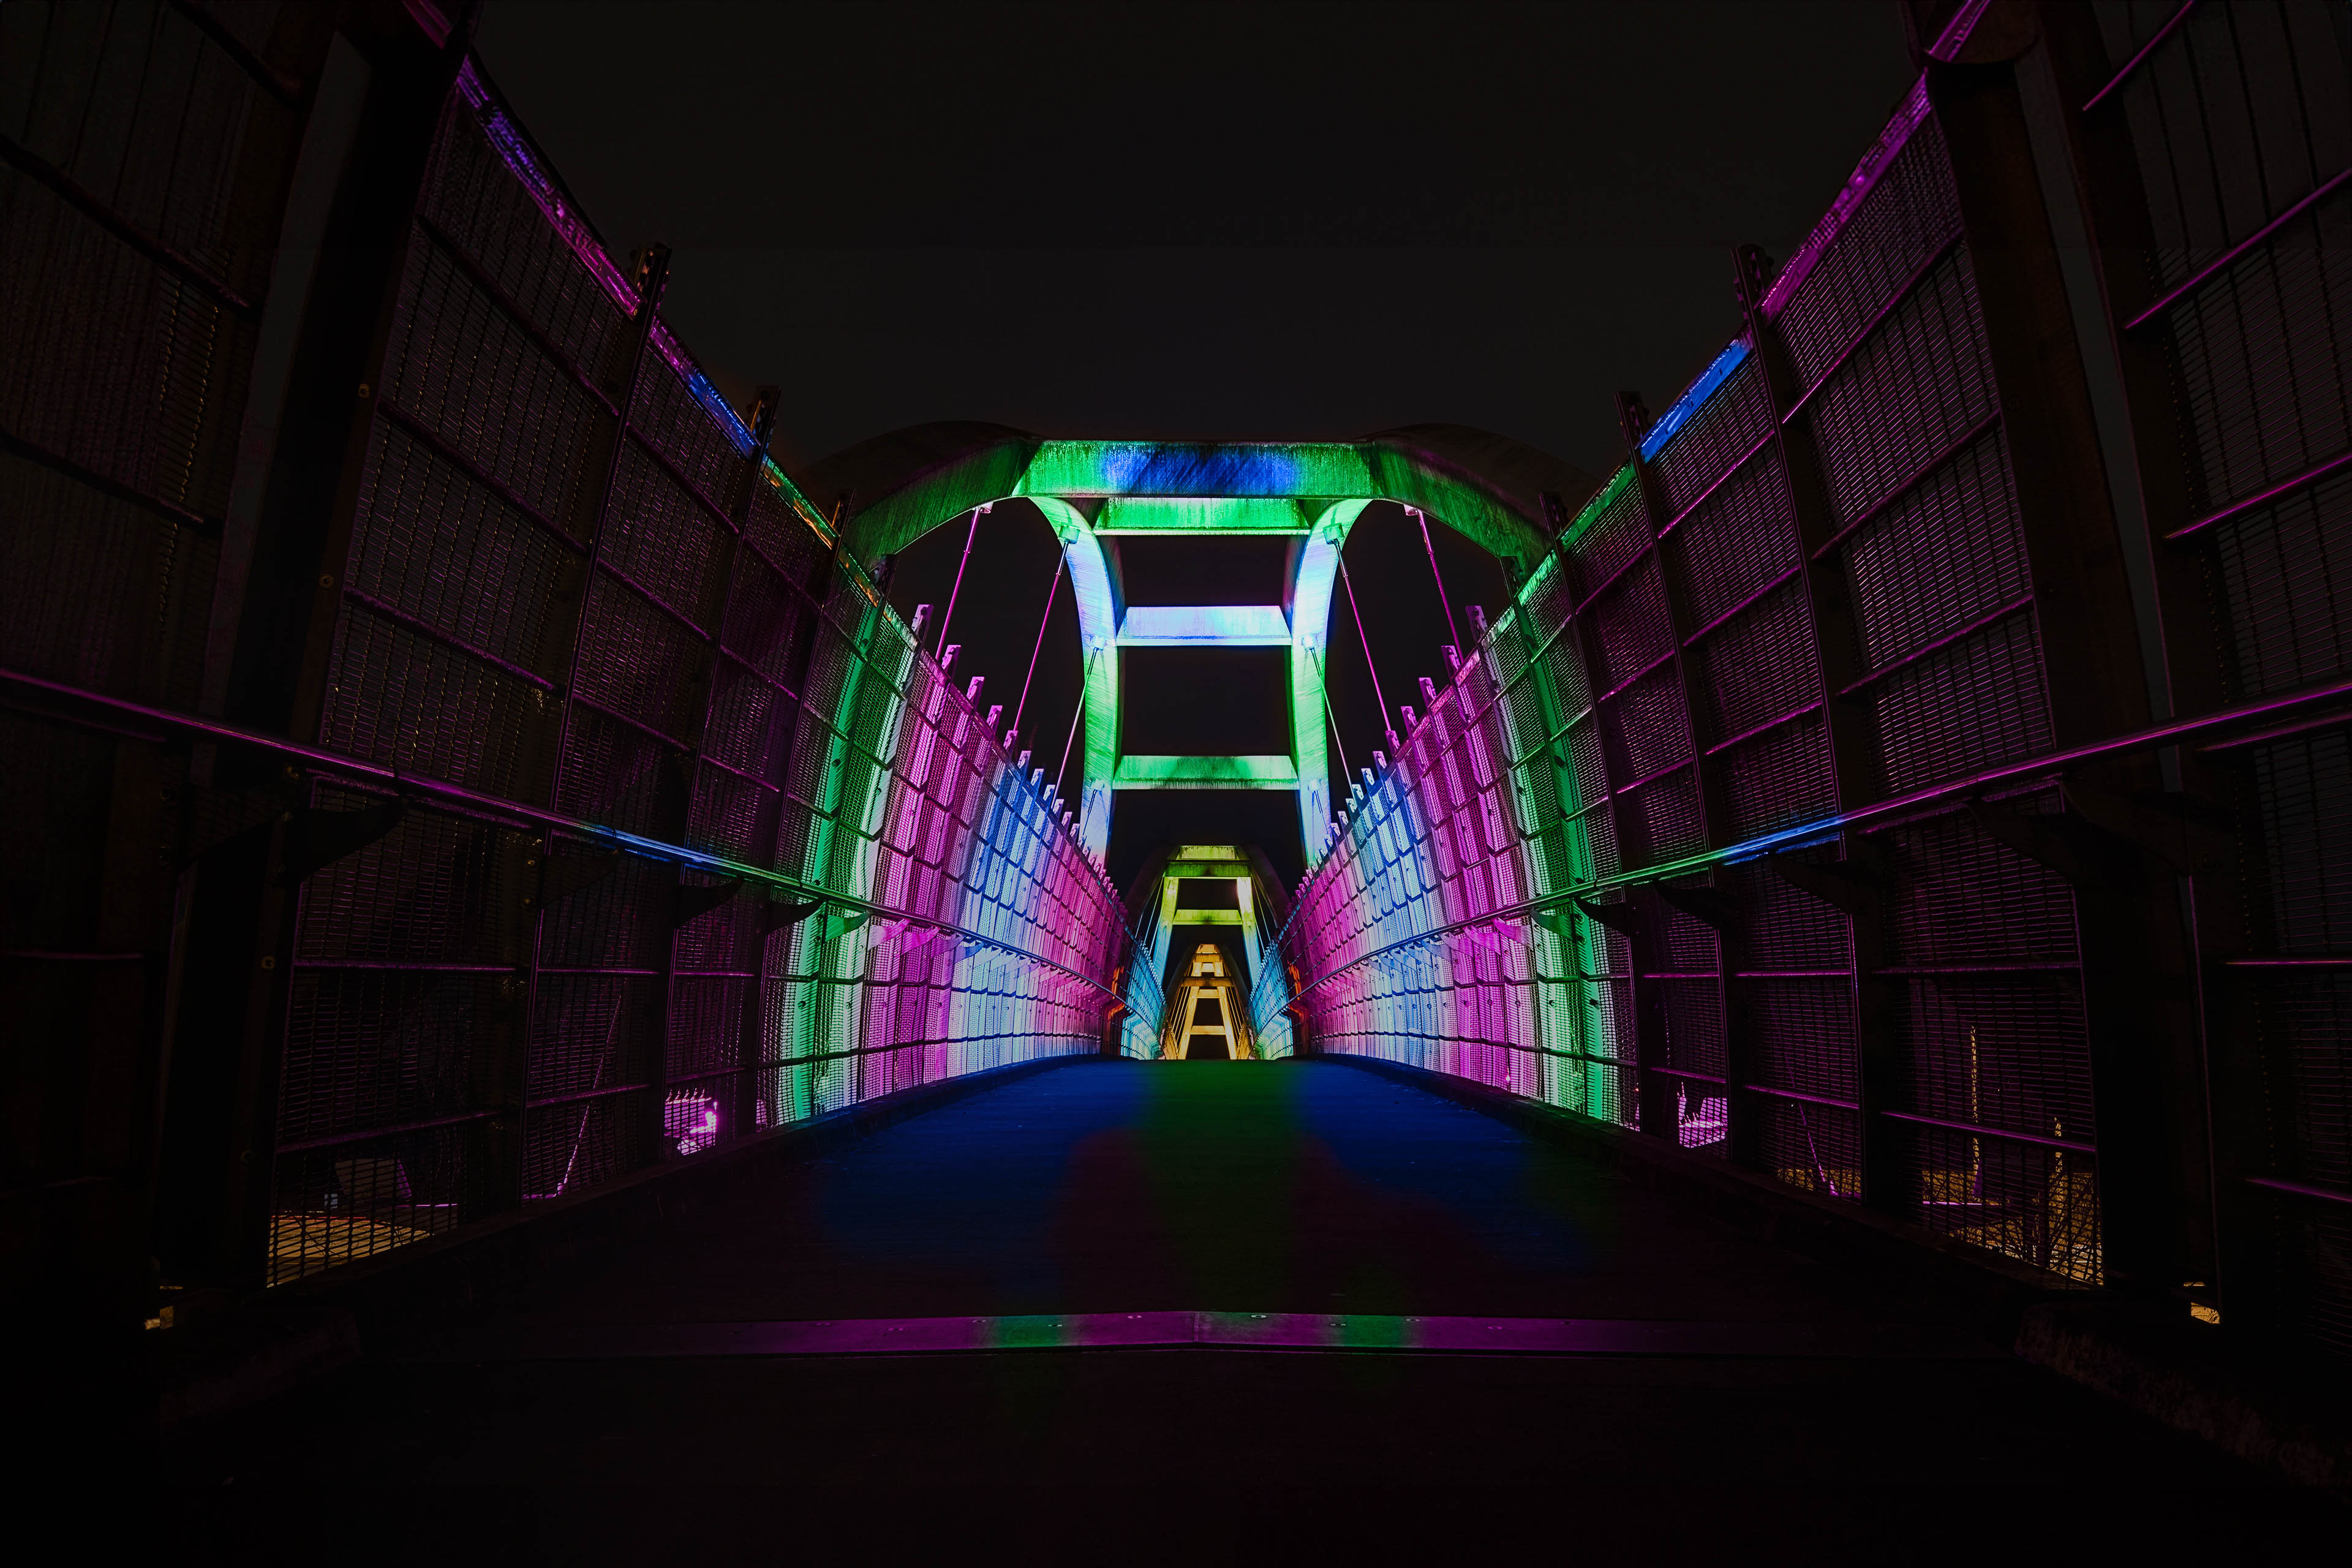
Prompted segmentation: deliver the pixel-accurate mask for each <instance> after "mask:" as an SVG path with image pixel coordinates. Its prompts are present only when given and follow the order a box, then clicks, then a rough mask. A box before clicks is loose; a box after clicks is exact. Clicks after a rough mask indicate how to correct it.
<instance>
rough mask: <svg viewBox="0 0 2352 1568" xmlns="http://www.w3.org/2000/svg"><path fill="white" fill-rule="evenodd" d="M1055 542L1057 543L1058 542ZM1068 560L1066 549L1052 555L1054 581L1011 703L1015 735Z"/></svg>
mask: <svg viewBox="0 0 2352 1568" xmlns="http://www.w3.org/2000/svg"><path fill="white" fill-rule="evenodd" d="M1058 543H1059V541H1056V544H1058ZM1068 560H1069V552H1068V550H1067V549H1063V550H1061V551H1060V552H1059V553H1057V554H1056V555H1055V557H1054V583H1053V586H1051V587H1049V588H1047V589H1046V590H1045V614H1044V615H1043V616H1039V617H1038V618H1037V643H1036V646H1035V647H1032V648H1031V649H1030V650H1029V673H1028V674H1026V675H1024V676H1023V677H1022V678H1021V700H1020V701H1018V702H1016V703H1014V704H1013V733H1014V734H1015V735H1018V734H1020V733H1021V715H1022V714H1024V713H1025V712H1027V711H1028V710H1029V683H1030V682H1031V681H1032V680H1034V679H1036V678H1037V656H1038V655H1039V654H1041V653H1043V652H1045V628H1046V627H1047V626H1052V625H1053V624H1054V595H1056V594H1058V593H1060V592H1061V591H1062V567H1063V564H1064V563H1066V562H1067V561H1068ZM1008 749H1009V748H1008Z"/></svg>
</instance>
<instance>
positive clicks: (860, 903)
mask: <svg viewBox="0 0 2352 1568" xmlns="http://www.w3.org/2000/svg"><path fill="white" fill-rule="evenodd" d="M0 683H5V684H8V685H12V686H17V687H22V688H24V689H26V690H30V691H37V692H40V693H42V694H44V695H46V696H48V697H51V698H59V699H63V700H67V701H68V702H74V703H79V704H83V705H86V706H89V707H94V708H98V709H100V710H103V711H105V712H107V713H109V714H111V715H112V716H114V717H116V718H118V719H129V720H134V721H139V722H142V723H144V724H147V725H149V726H152V727H153V728H157V729H162V730H164V731H172V732H176V733H179V734H182V735H185V736H188V737H190V738H192V739H195V740H201V741H205V742H212V743H215V744H219V745H232V746H242V747H244V748H246V749H247V750H249V751H257V752H265V753H267V754H268V755H270V756H273V757H278V758H282V759H285V760H287V761H289V762H296V763H302V764H303V765H304V766H306V767H308V768H310V770H312V771H315V772H318V773H329V774H332V775H334V776H336V777H338V778H341V779H342V780H343V781H345V782H346V783H350V784H359V785H361V786H362V787H365V788H370V789H373V790H377V791H380V792H383V793H385V794H390V795H406V796H415V795H421V796H425V797H426V798H428V799H433V800H439V801H443V802H446V803H447V804H449V805H456V806H461V807H464V808H465V809H467V810H468V811H472V812H478V813H482V814H485V815H488V816H492V817H497V818H504V819H507V820H509V821H512V822H516V823H519V824H528V825H529V826H533V827H540V828H545V829H549V830H551V831H554V832H559V833H564V834H569V835H571V836H572V837H575V838H583V839H586V840H588V841H589V842H590V843H593V844H600V845H603V846H604V847H606V848H610V849H615V850H618V851H620V852H621V853H622V854H625V855H634V856H636V857H637V858H640V859H646V860H658V861H665V862H667V863H668V864H670V865H673V866H677V867H678V868H682V869H685V870H689V871H699V872H702V873H703V874H705V875H707V876H713V877H722V878H726V879H730V880H734V881H740V882H752V883H757V884H759V885H760V886H761V887H764V888H766V889H769V890H770V891H771V892H772V893H774V892H781V893H785V894H789V895H790V896H791V897H792V898H793V899H794V900H802V901H805V900H817V901H820V902H823V903H827V904H839V905H841V906H842V907H844V908H845V909H853V910H863V911H865V912H866V914H868V915H880V916H884V917H886V918H887V919H890V920H894V921H906V922H907V923H908V924H910V925H919V926H924V927H927V928H929V929H931V930H934V931H943V932H946V933H947V934H949V935H952V936H956V937H960V938H961V939H962V940H963V941H965V942H977V943H979V944H980V945H982V946H983V947H992V948H994V949H996V950H998V951H999V952H1009V953H1011V954H1013V956H1014V957H1016V958H1021V959H1025V960H1027V961H1028V962H1030V963H1040V964H1043V965H1045V967H1046V968H1048V969H1051V970H1055V971H1056V972H1058V973H1063V974H1066V975H1068V976H1069V977H1070V978H1071V979H1073V980H1076V981H1079V982H1081V983H1083V984H1087V985H1090V986H1092V987H1094V989H1096V990H1097V991H1099V992H1101V993H1103V994H1105V995H1107V996H1109V997H1111V998H1112V999H1113V1000H1115V1001H1117V1000H1123V999H1124V998H1122V997H1121V996H1120V995H1119V994H1118V992H1117V991H1115V990H1114V989H1112V987H1110V986H1109V985H1108V984H1105V983H1103V982H1102V981H1100V980H1097V979H1096V978H1095V977H1094V976H1093V975H1091V974H1087V973H1083V972H1081V971H1079V970H1076V969H1072V968H1070V967H1069V966H1068V965H1067V964H1064V963H1055V961H1054V960H1052V959H1050V958H1047V957H1045V955H1044V954H1042V953H1037V952H1031V951H1029V950H1028V949H1027V948H1024V947H1021V946H1018V945H1016V944H1014V943H1013V942H1006V941H1005V940H1003V938H1002V937H994V936H990V935H988V934H987V933H985V932H982V931H972V930H971V929H970V928H968V927H965V926H961V925H957V924H955V923H953V922H952V921H942V920H940V919H937V918H935V917H933V916H929V915H922V914H916V913H914V912H912V911H910V910H901V909H896V908H893V907H892V906H890V905H888V904H879V903H876V902H874V901H873V900H870V899H865V898H861V897H859V896H857V895H856V894H855V893H844V892H840V891H837V890H835V889H831V888H827V887H824V886H823V885H822V884H819V883H815V882H811V881H807V880H805V879H802V878H799V877H794V876H792V875H790V874H788V873H786V872H782V871H776V870H771V869H769V868H765V867H760V866H753V865H750V864H748V863H746V862H744V861H740V860H732V859H730V858H727V857H726V856H724V855H713V854H711V853H709V851H707V850H701V849H691V848H688V847H687V846H685V845H683V844H670V843H667V842H665V841H663V840H661V839H658V838H647V837H644V836H643V835H641V834H635V833H630V832H626V831H625V830H624V829H621V828H617V827H606V826H603V825H602V824H600V823H594V822H590V821H588V820H586V819H585V818H583V817H576V816H565V815H563V814H562V812H557V811H551V810H549V809H547V808H546V807H544V806H537V805H528V804H526V803H525V802H522V801H518V800H509V799H508V798H506V797H505V796H503V795H492V794H489V793H488V792H487V791H484V790H478V789H473V788H470V787H469V786H467V785H465V784H456V783H453V782H451V781H450V780H447V779H440V778H435V777H432V776H431V775H429V774H425V773H410V772H408V771H407V770H405V769H403V768H400V767H397V766H394V765H393V764H390V763H372V762H369V761H367V760H365V759H364V758H360V757H353V756H349V755H347V754H345V753H343V752H336V751H331V750H329V749H328V748H326V747H323V746H310V745H305V744H303V743H302V742H299V741H290V740H288V739H286V738H285V737H284V736H280V735H271V734H268V733H266V732H264V731H258V730H247V729H245V728H243V727H242V726H239V725H236V724H231V723H228V722H226V721H222V720H218V719H211V718H206V717H205V716H203V715H201V714H195V713H184V712H181V711H178V710H174V709H169V708H158V707H154V706H152V705H151V704H148V703H144V702H133V701H131V700H128V699H126V698H121V697H111V696H109V695H107V694H106V693H104V692H100V691H92V690H90V689H88V688H87V687H79V686H74V685H71V684H69V683H68V682H65V681H59V680H50V679H46V678H45V677H42V676H37V675H34V674H31V673H29V672H28V671H26V670H20V669H12V668H7V667H5V666H0ZM58 717H60V718H63V719H66V720H67V721H68V722H70V721H72V715H70V714H62V715H58ZM1120 930H1121V931H1122V932H1124V931H1125V930H1126V927H1125V923H1124V921H1121V922H1120Z"/></svg>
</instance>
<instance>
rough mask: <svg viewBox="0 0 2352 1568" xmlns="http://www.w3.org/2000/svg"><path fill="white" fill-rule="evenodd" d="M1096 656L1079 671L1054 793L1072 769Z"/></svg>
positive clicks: (1088, 658)
mask: <svg viewBox="0 0 2352 1568" xmlns="http://www.w3.org/2000/svg"><path fill="white" fill-rule="evenodd" d="M1057 581H1058V579H1057ZM1095 658H1096V656H1095V655H1093V654H1088V655H1087V662H1086V664H1085V665H1084V667H1082V668H1080V669H1079V671H1078V705H1077V706H1076V708H1073V709H1071V710H1070V733H1069V736H1068V738H1067V739H1066V740H1065V741H1063V742H1062V765H1061V766H1060V767H1058V768H1055V770H1054V793H1055V795H1060V794H1061V793H1062V775H1063V774H1065V773H1068V772H1069V771H1070V748H1071V747H1072V746H1073V745H1075V744H1076V742H1077V739H1078V720H1079V719H1080V717H1082V716H1083V715H1084V714H1085V712H1086V710H1087V677H1088V676H1090V675H1092V674H1093V673H1094V668H1095Z"/></svg>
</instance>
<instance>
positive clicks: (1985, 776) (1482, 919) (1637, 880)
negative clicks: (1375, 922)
mask: <svg viewBox="0 0 2352 1568" xmlns="http://www.w3.org/2000/svg"><path fill="white" fill-rule="evenodd" d="M2346 698H2352V680H2338V681H2334V682H2331V683H2329V684H2327V685H2325V686H2319V687H2312V688H2308V689H2305V690H2302V691H2296V692H2289V693H2286V694H2284V695H2282V696H2278V697H2273V698H2268V699H2265V700H2262V701H2259V702H2250V703H2242V704H2241V705H2239V706H2237V707H2235V708H2226V709H2221V710H2216V711H2214V712H2211V713H2206V714H2200V715H2199V716H2198V717H2196V718H2192V719H2180V720H2175V721H2172V722H2170V723H2166V724H2158V725H2155V726H2153V727H2151V728H2148V729H2146V730H2135V731H2129V732H2127V733H2126V734H2122V735H2116V736H2113V737H2111V738H2109V739H2107V740H2105V741H2097V742H2092V743H2090V744H2088V745H2084V746H2074V747H2069V748H2067V749H2065V750H2063V751H2058V752H2042V753H2041V754H2040V755H2037V756H2032V757H2026V758H2023V759H2021V760H2020V761H2017V762H2013V763H2001V764H2000V765H1998V766H1996V767H1991V768H1987V769H1984V770H1981V771H1979V772H1977V773H1968V774H1963V775H1961V776H1959V777H1957V778H1952V779H1948V780H1945V781H1944V782H1942V783H1940V784H1929V785H1926V786H1924V787H1922V788H1919V789H1916V790H1910V791H1906V793H1904V794H1902V795H1891V796H1889V797H1888V798H1886V799H1885V800H1882V801H1876V802H1874V803H1873V804H1871V805H1864V806H1858V807H1856V808H1855V809H1853V810H1852V811H1848V812H1840V813H1837V814H1834V815H1832V816H1823V817H1816V818H1814V819H1813V820H1811V821H1809V822H1802V823H1799V824H1797V825H1796V826H1791V827H1784V828H1780V829H1779V830H1778V831H1776V832H1772V833H1767V834H1759V835H1758V836H1756V837H1752V838H1746V839H1742V840H1741V841H1740V842H1738V843H1737V844H1730V845H1726V846H1724V847H1721V848H1719V849H1708V850H1702V851H1700V852H1699V853H1697V854H1695V855H1685V856H1682V857H1680V858H1676V859H1674V860H1670V861H1666V862H1664V863H1663V864H1660V865H1655V866H1644V867H1640V868H1635V869H1633V870H1623V871H1615V872H1612V873H1610V874H1609V875H1607V876H1605V877H1594V878H1592V879H1589V880H1587V881H1582V882H1578V883H1574V884H1572V885H1570V886H1569V887H1566V888H1562V889H1558V890H1556V891H1554V892H1549V893H1546V894H1543V895H1541V896H1540V897H1538V898H1533V899H1523V900H1519V901H1518V902H1517V903H1513V904H1508V905H1505V906H1502V907H1499V908H1496V909H1493V910H1486V911H1484V912H1483V913H1480V914H1477V915H1475V916H1472V917H1470V918H1468V919H1465V920H1459V921H1449V922H1447V923H1446V924H1444V925H1440V926H1433V927H1431V928H1430V929H1429V930H1427V931H1417V932H1414V933H1413V934H1412V935H1411V936H1406V937H1401V938H1399V939H1398V940H1396V941H1394V942H1388V943H1386V944H1384V945H1382V946H1381V947H1377V948H1374V949H1372V950H1371V951H1370V952H1364V953H1360V954H1359V955H1357V956H1356V957H1354V958H1352V959H1349V961H1348V962H1347V963H1342V964H1339V966H1338V967H1336V968H1333V969H1329V970H1327V971H1325V972H1324V973H1322V974H1320V975H1318V976H1316V977H1315V978H1314V979H1312V980H1309V981H1307V982H1306V983H1305V984H1302V985H1300V986H1299V987H1298V989H1297V992H1296V993H1294V994H1295V995H1298V996H1303V995H1305V994H1307V992H1309V991H1312V990H1314V989H1315V988H1317V987H1318V986H1319V985H1322V984H1326V983H1328V982H1329V981H1331V980H1334V979H1337V978H1338V977H1339V976H1340V975H1342V974H1345V973H1348V972H1349V971H1350V970H1353V969H1357V968H1360V967H1361V966H1363V965H1364V964H1367V963H1375V962H1377V961H1379V960H1381V959H1383V958H1386V957H1388V956H1389V955H1390V954H1391V953H1395V952H1402V951H1403V950H1405V949H1407V948H1412V947H1418V946H1420V945H1422V944H1423V943H1425V942H1434V941H1440V940H1443V939H1444V938H1446V937H1449V936H1452V935H1454V934H1456V933H1458V932H1461V931H1469V930H1471V929H1473V928H1475V927H1478V926H1491V925H1494V924H1495V923H1496V922H1497V921H1509V920H1517V919H1520V918H1522V917H1525V916H1529V915H1536V914H1540V913H1543V912H1546V911H1548V910H1555V909H1559V908H1562V907H1564V906H1566V905H1568V904H1570V903H1573V902H1575V901H1576V900H1580V899H1590V898H1591V897H1593V896H1594V895H1596V894H1600V893H1604V892H1609V891H1611V890H1612V889H1619V888H1635V887H1644V886H1648V885H1649V884H1652V883H1655V882H1664V881H1668V880H1671V879H1674V878H1676V877H1688V876H1695V875H1696V874H1698V873H1699V872H1702V871H1708V870H1712V869H1714V868H1717V867H1718V866H1730V865H1738V864H1739V863H1741V862H1743V861H1747V860H1754V859H1758V858H1761V857H1763V856H1766V855H1769V854H1773V853H1775V852H1776V851H1780V850H1788V849H1799V848H1803V847H1807V846H1808V845H1811V844H1818V843H1822V842H1823V841H1825V840H1826V839H1828V838H1830V837H1833V836H1834V835H1836V834H1839V833H1842V832H1844V831H1846V830H1848V829H1850V828H1856V827H1863V826H1868V825H1869V824H1871V823H1874V822H1879V821H1884V820H1885V819H1886V818H1889V817H1894V816H1904V815H1906V814H1908V813H1911V812H1916V811H1918V810H1921V809H1923V808H1925V807H1928V806H1933V805H1939V804H1942V803H1944V802H1947V801H1951V800H1955V799H1964V798H1966V797H1968V796H1970V795H1982V794H1984V793H1986V792H1988V791H1990V790H1994V789H1998V788H2000V787H2001V786H2003V785H2006V784H2018V783H2022V782H2024V781H2027V780H2030V779H2032V778H2035V777H2037V776H2042V775H2046V774H2050V773H2062V772H2063V771H2064V770H2065V769H2067V768H2069V767H2074V766H2077V765H2079V764H2081V763H2086V762H2093V761H2095V760H2097V759H2099V758H2102V757H2108V756H2115V755H2118V754H2120V753H2123V752H2135V751H2144V750H2146V749H2147V748H2149V747H2151V746H2165V745H2171V744H2174V743H2177V742H2183V741H2190V740H2194V739H2196V738H2198V737H2200V736H2202V735H2204V734H2206V733H2208V732H2210V731H2216V730H2222V729H2227V728H2230V727H2231V726H2234V725H2238V724H2243V723H2252V722H2256V721H2261V720H2263V719H2265V718H2268V717H2270V716H2271V715H2273V714H2275V713H2280V712H2284V711H2285V710H2290V709H2294V708H2301V707H2305V706H2306V705H2310V704H2315V703H2325V702H2330V701H2340V700H2344V699H2346ZM1303 891H1304V889H1302V893H1303ZM1306 902H1307V900H1306V899H1305V898H1304V897H1301V898H1300V899H1298V900H1296V901H1295V905H1294V914H1293V919H1296V918H1297V916H1296V910H1297V909H1302V908H1304V907H1305V905H1306ZM1288 934H1289V922H1288V921H1286V922H1284V927H1283V930H1282V931H1279V932H1276V936H1275V939H1274V941H1275V942H1276V943H1277V944H1278V943H1279V942H1280V941H1281V940H1282V938H1283V937H1285V936H1286V935H1288Z"/></svg>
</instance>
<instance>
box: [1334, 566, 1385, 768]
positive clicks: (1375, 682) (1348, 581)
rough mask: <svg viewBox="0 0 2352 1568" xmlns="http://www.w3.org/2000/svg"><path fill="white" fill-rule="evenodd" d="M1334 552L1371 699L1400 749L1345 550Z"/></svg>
mask: <svg viewBox="0 0 2352 1568" xmlns="http://www.w3.org/2000/svg"><path fill="white" fill-rule="evenodd" d="M1335 553H1337V554H1338V555H1339V584H1340V586H1342V587H1344V588H1346V589H1347V590H1348V613H1349V615H1351V616H1355V617H1356V640H1357V641H1358V642H1360V643H1362V644H1363V645H1364V668H1366V669H1369V670H1370V671H1371V672H1372V700H1373V701H1374V702H1377V703H1379V704H1380V709H1381V729H1382V730H1383V731H1386V732H1387V734H1388V738H1389V747H1390V749H1391V750H1392V751H1402V750H1403V748H1402V746H1399V745H1398V744H1397V732H1396V726H1395V725H1394V724H1392V723H1391V722H1389V700H1388V699H1387V698H1386V697H1384V696H1382V695H1381V668H1380V666H1378V665H1376V664H1374V663H1373V662H1372V639H1371V638H1370V637H1366V636H1365V635H1364V612H1363V611H1362V610H1361V609H1360V608H1358V607H1357V605H1356V583H1355V579H1354V578H1352V577H1349V575H1348V554H1347V552H1346V551H1345V550H1340V551H1339V552H1335ZM1324 700H1325V701H1327V702H1328V701H1329V700H1330V695H1329V693H1328V692H1326V693H1325V695H1324Z"/></svg>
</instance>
